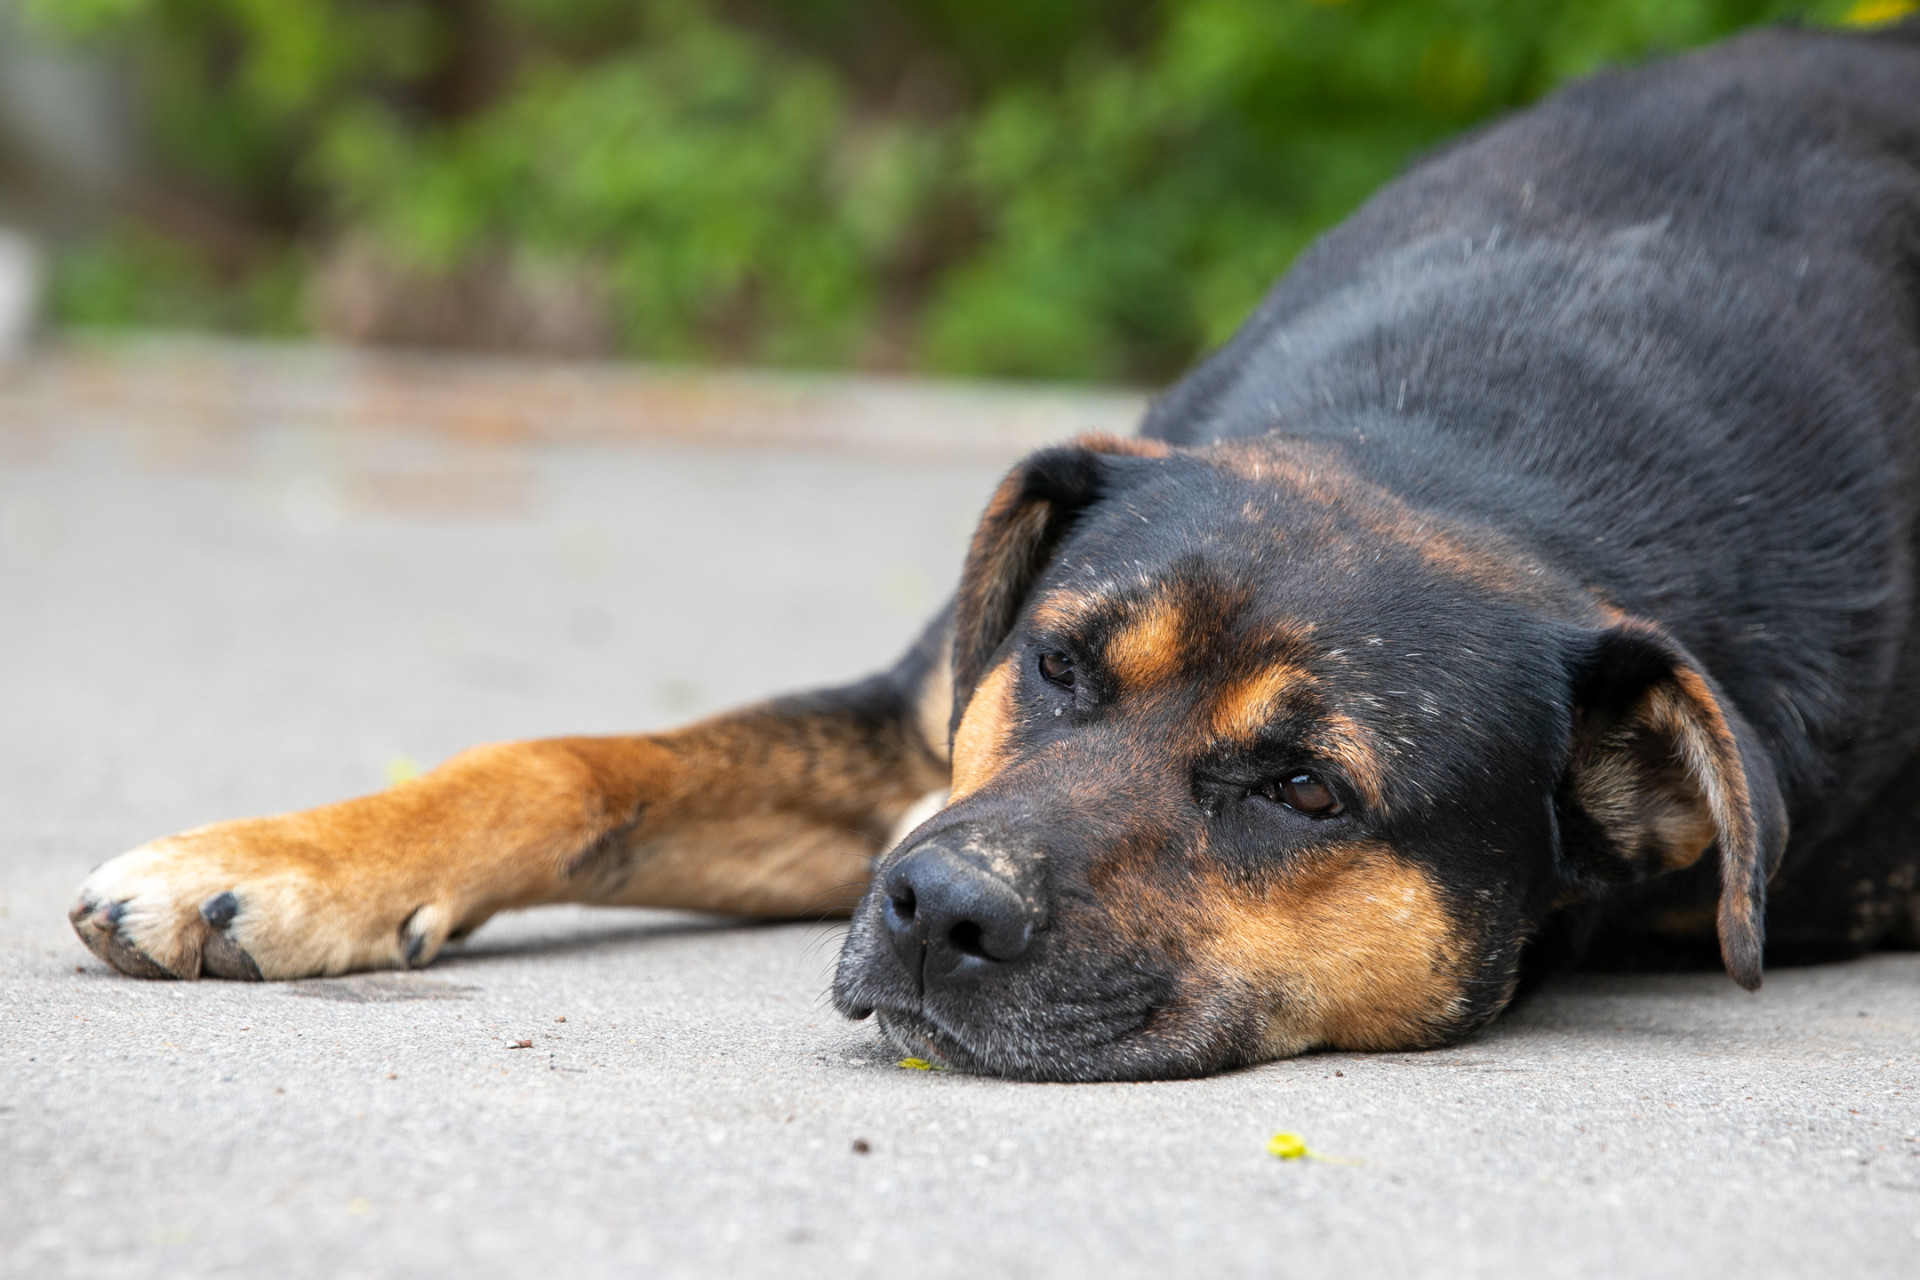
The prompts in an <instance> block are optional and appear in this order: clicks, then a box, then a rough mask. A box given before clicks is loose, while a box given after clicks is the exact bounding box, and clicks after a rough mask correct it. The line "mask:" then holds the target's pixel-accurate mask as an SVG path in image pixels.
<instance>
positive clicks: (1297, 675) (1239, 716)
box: [1213, 663, 1313, 741]
mask: <svg viewBox="0 0 1920 1280" xmlns="http://www.w3.org/2000/svg"><path fill="white" fill-rule="evenodd" d="M1312 680H1313V677H1312V676H1310V675H1308V674H1307V673H1306V672H1305V671H1304V670H1302V669H1301V668H1299V667H1296V666H1291V665H1289V664H1286V663H1282V664H1280V665H1279V666H1275V667H1268V668H1267V669H1266V670H1265V671H1262V672H1259V673H1258V674H1255V675H1251V676H1248V677H1247V678H1245V679H1244V680H1240V681H1237V682H1236V683H1234V684H1231V685H1229V686H1227V690H1226V692H1225V693H1222V694H1221V695H1220V699H1219V701H1217V702H1215V703H1214V704H1213V732H1214V736H1216V737H1220V738H1230V739H1235V740H1240V741H1245V740H1247V739H1251V738H1253V737H1254V736H1255V735H1257V734H1258V733H1259V732H1260V730H1261V729H1263V728H1265V727H1266V723H1267V721H1268V720H1269V719H1271V718H1272V716H1273V712H1274V706H1275V704H1276V703H1278V702H1279V700H1280V697H1281V695H1282V694H1284V693H1285V692H1286V691H1287V690H1288V689H1291V688H1293V687H1294V686H1296V685H1300V684H1308V683H1311V682H1312Z"/></svg>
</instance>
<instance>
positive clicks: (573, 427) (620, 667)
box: [0, 344, 1920, 1280]
mask: <svg viewBox="0 0 1920 1280" xmlns="http://www.w3.org/2000/svg"><path fill="white" fill-rule="evenodd" d="M396 388H397V389H396ZM555 406H558V408H555ZM1136 409H1137V403H1136V402H1133V401H1131V400H1129V399H1128V398H1125V397H1105V398H1100V397H1088V398H1078V397H1074V396H1069V395H1064V394H1054V393H1039V392H1036V393H1031V394H1021V393H1016V392H1007V391H974V390H965V389H959V390H956V389H947V388H916V387H914V386H911V385H907V384H896V383H887V384H878V383H855V382H847V383H836V382H822V381H814V382H809V383H804V384H802V383H799V382H794V381H787V382H781V381H779V380H759V381H756V380H753V379H744V380H743V379H731V380H730V379H725V378H710V379H701V378H695V377H687V376H681V375H675V376H671V377H669V376H667V375H648V374H644V373H636V372H632V371H618V370H557V371H556V370H552V369H541V368H536V367H532V366H506V365H479V364H472V363H467V364H462V363H459V362H441V363H435V362H431V361H412V362H405V361H400V362H384V363H383V362H380V361H376V360H369V359H364V358H357V357H355V358H350V357H344V356H340V355H338V354H333V353H325V352H303V351H298V350H294V351H272V350H260V349H242V348H226V347H198V346H179V345H166V344H161V345H157V346H143V347H136V348H126V349H83V350H79V351H69V352H66V353H62V354H58V355H49V356H43V357H41V358H40V359H38V360H37V361H36V362H35V363H34V364H33V365H32V366H30V367H29V368H27V369H25V370H21V371H16V373H15V374H14V375H13V377H12V379H11V381H9V382H7V383H5V384H4V385H0V1273H4V1274H7V1275H19V1276H60V1275H75V1276H78V1275H86V1276H172V1275H179V1276H253V1275H266V1274H272V1275H277V1276H291V1277H304V1276H395V1277H399V1276H406V1277H412V1278H417V1277H421V1276H438V1275H450V1274H455V1273H461V1274H476V1275H483V1276H484V1275H504V1274H545V1275H553V1276H575V1275H579V1276H600V1275H608V1276H614V1275H618V1276H628V1275H645V1276H656V1275H657V1276H759V1275H779V1276H795V1277H805V1276H814V1275H823V1276H824V1275H831V1276H835V1277H849V1276H884V1277H907V1276H914V1277H920V1276H926V1277H943V1276H964V1277H968V1280H979V1278H982V1277H998V1276H1049V1277H1053V1276H1102V1277H1109V1276H1111V1277H1119V1276H1165V1275H1184V1274H1207V1275H1226V1276H1242V1275H1244V1276H1293V1275H1298V1276H1341V1277H1371V1276H1382V1277H1386V1276H1393V1277H1399V1276H1409V1275H1414V1276H1424V1275H1435V1276H1439V1275H1445V1276H1543V1277H1558V1276H1582V1277H1584V1276H1608V1277H1643V1276H1644V1277H1686V1278H1688V1280H1695V1278H1697V1277H1702V1276H1723V1275H1724V1276H1742V1277H1761V1276H1766V1277H1771V1276H1822V1277H1826V1276H1847V1277H1852V1276H1863V1277H1865V1276H1874V1277H1877V1276H1889V1277H1893V1276H1902V1277H1911V1276H1915V1275H1920V957H1915V956H1912V955H1888V956H1880V957H1875V958H1872V959H1869V960H1865V961H1862V962H1858V963H1854V964H1849V965H1841V966H1832V967H1825V968H1811V969H1801V970H1794V971H1775V972H1774V973H1772V974H1770V975H1769V977H1768V980H1767V984H1766V986H1765V988H1764V989H1763V990H1762V991H1761V992H1760V993H1759V994H1758V995H1752V996H1750V995H1747V994H1745V993H1743V992H1741V991H1740V990H1739V989H1737V988H1736V987H1734V986H1733V984H1732V983H1731V982H1729V981H1727V980H1726V979H1725V978H1722V977H1718V976H1715V975H1708V974H1702V975H1687V976H1678V977H1590V978H1582V979H1578V980H1569V981H1565V982H1562V983H1560V984H1558V985H1557V986H1554V987H1551V988H1549V989H1548V990H1546V991H1545V992H1543V993H1542V994H1540V995H1539V996H1538V997H1536V998H1534V999H1533V1000H1532V1001H1531V1002H1529V1003H1527V1004H1525V1005H1523V1006H1522V1007H1520V1008H1518V1009H1516V1010H1514V1011H1512V1012H1510V1013H1509V1014H1508V1015H1507V1016H1506V1017H1504V1018H1502V1019H1501V1020H1500V1021H1499V1022H1498V1023H1497V1024H1496V1025H1495V1026H1494V1027H1493V1028H1492V1029H1491V1030H1489V1031H1487V1032H1486V1033H1484V1034H1482V1035H1480V1036H1478V1037H1476V1038H1475V1039H1473V1040H1472V1041H1470V1042H1469V1043H1466V1044H1464V1045H1461V1046H1459V1047H1457V1048H1454V1049H1449V1050H1444V1051H1439V1052H1433V1053H1424V1054H1387V1055H1374V1056H1366V1055H1347V1054H1332V1055H1316V1056H1312V1057H1308V1058H1304V1059H1300V1060H1296V1061H1291V1062H1283V1063H1276V1064H1273V1065H1270V1066H1266V1067H1262V1068H1259V1069H1257V1070H1251V1071H1245V1072H1240V1073H1237V1074H1234V1075H1231V1076H1225V1077H1219V1078H1215V1079H1209V1080H1200V1081H1189V1082H1180V1083H1166V1084H1138V1085H1136V1084H1124V1085H1070V1086H1062V1085H1028V1084H1015V1083H1008V1082H1005V1081H999V1080H991V1079H980V1078H969V1077H965V1076H961V1075H957V1074H951V1073H925V1072H916V1071H911V1070H903V1069H901V1068H899V1067H897V1066H896V1065H894V1063H893V1060H892V1057H891V1055H888V1054H886V1053H885V1052H883V1051H882V1049H881V1048H880V1046H879V1045H878V1043H877V1041H876V1040H875V1038H874V1036H873V1033H872V1032H871V1031H870V1029H869V1028H868V1027H866V1026H865V1025H860V1024H851V1023H847V1022H845V1021H843V1020H841V1019H840V1018H839V1017H837V1016H836V1015H835V1014H834V1013H833V1012H832V1011H831V1009H830V1008H829V1007H828V1005H827V1003H826V1000H825V992H826V986H827V980H828V974H829V971H830V968H831V964H832V961H833V957H834V953H835V949H836V947H837V944H838V938H839V931H838V930H837V929H836V928H833V927H828V926H776V927H752V926H746V927H743V926H736V925H729V924H727V923H725V922H718V921H712V920H707V919H701V918H697V917H690V916H681V915H672V914H668V913H660V912H642V911H599V912H595V911H586V910H575V909H550V910H543V911H538V912H530V913H525V914H522V915H519V916H514V917H505V918H500V919H497V920H496V921H495V922H493V923H491V924H489V925H488V926H486V928H484V929H483V930H482V931H481V932H480V933H479V934H477V935H476V936H475V938H474V939H473V940H472V942H471V943H469V944H468V945H467V946H466V947H465V948H464V949H461V950H459V951H457V952H454V953H452V954H449V955H448V956H447V957H446V958H444V959H443V960H441V961H440V962H439V963H437V964H435V965H434V966H433V967H432V968H431V969H430V970H427V971H424V972H420V973H411V974H379V975H364V976H355V977H349V978H342V979H335V980H329V981H314V982H302V983H294V984H285V985H269V986H245V985H232V984H224V983H219V982H202V983H198V984H177V983H154V982H141V981H136V980H132V979H127V978H122V977H118V976H115V975H113V974H111V973H109V972H108V971H107V970H106V969H105V968H104V966H102V965H101V964H100V963H99V962H97V961H95V960H94V959H93V958H92V957H91V956H90V955H88V954H87V953H86V952H85V951H84V950H83V949H82V948H81V947H80V945H79V943H78V942H77V941H76V940H75V939H74V938H73V937H72V935H71V934H70V933H69V931H68V929H67V925H66V922H65V919H64V916H63V913H64V909H65V906H66V903H67V901H68V896H69V894H70V893H71V891H72V889H73V886H74V885H75V884H77V883H78V881H79V880H80V879H81V877H82V876H83V875H84V874H85V872H86V871H87V869H88V868H89V867H91V866H92V865H93V864H94V863H96V862H99V861H100V860H102V859H104V858H105V857H107V856H110V855H111V854H114V853H116V852H119V851H121V850H122V849H125V848H128V847H130V846H132V845H134V844H137V843H139V842H141V841H143V840H145V839H148V838H150V837H153V836H155V835H159V834H162V833H165V832H168V831H171V830H175V829H179V828H182V827H186V826H189V825H193V824H196V823H199V822H203V821H207V820H211V819H215V818H221V817H229V816H237V815H241V814H248V813H259V812H270V811H276V810H281V809H286V808H292V807H297V806H303V805H308V804H313V803H319V802H323V801H327V800H330V799H335V798H339V797H341V796H344V795H347V794H350V793H354V792H358V791H364V790H369V789H373V788H376V787H379V786H381V785H383V784H384V782H385V780H386V778H387V776H388V775H389V772H390V771H392V770H404V769H405V768H407V767H409V763H410V762H418V763H421V764H431V763H432V762H434V761H435V760H438V759H440V758H442V757H444V756H445V755H448V754H450V753H451V752H453V751H454V750H456V749H458V748H459V747H462V746H465V745H469V744H471V743H474V742H477V741H483V740H489V739H498V738H507V737H518V736H525V735H534V734H546V733H559V732H596V731H624V730H633V729H645V728H648V727H652V726H658V725H664V724H667V723H671V722H674V721H676V720H680V719H684V718H686V717H688V716H690V715H694V714H698V713H700V712H702V711H706V710H710V709H714V708H717V707H720V706H722V705H725V704H728V703H731V702H735V701H739V700H742V699H746V698H750V697H755V696H758V695H761V694H764V693H767V692H770V691H774V690H778V689H785V688H794V687H800V686H805V685H808V684H812V683H817V682H822V681H829V680H836V679H840V678H844V677H848V676H852V675H856V674H859V673H861V672H863V671H865V670H867V669H869V668H871V667H873V666H875V665H877V664H879V663H882V662H885V661H887V660H888V659H889V658H890V657H891V656H892V655H893V654H894V653H895V651H896V650H898V649H899V648H900V647H901V646H902V645H904V644H905V643H906V641H907V640H908V638H909V637H910V635H911V634H912V632H913V630H914V628H915V626H916V624H917V623H918V621H919V618H920V616H921V614H922V613H923V612H924V611H925V610H926V609H928V608H930V607H931V606H932V605H933V604H934V603H935V600H936V597H937V596H938V594H939V593H940V592H941V591H942V590H943V589H944V588H945V586H946V585H947V584H948V582H949V581H950V580H951V578H952V576H953V575H954V573H955V571H956V569H957V565H958V561H959V556H960V552H961V549H962V545H963V538H964V534H965V530H966V527H967V525H968V523H969V521H970V519H971V517H972V516H973V514H974V512H975V510H976V509H977V507H978V506H979V504H980V503H981V501H982V500H983V498H984V496H985V494H986V492H987V491H988V489H989V488H990V486H991V484H992V483H993V480H994V478H995V476H996V474H997V472H998V471H999V469H1000V467H1001V466H1002V465H1003V464H1004V462H1005V461H1006V460H1007V459H1008V458H1010V457H1012V456H1013V455H1014V454H1016V453H1017V452H1019V451H1020V449H1022V448H1024V447H1026V446H1027V445H1028V444H1031V443H1033V442H1035V441H1037V440H1040V439H1045V438H1048V437H1050V436H1055V435H1064V434H1067V433H1068V432H1070V431H1073V430H1077V429H1081V428H1084V427H1087V426H1099V425H1107V426H1115V425H1121V426H1123V425H1124V423H1125V420H1126V418H1127V417H1128V416H1129V415H1130V414H1131V413H1132V412H1134V411H1135V410H1136ZM550 410H551V412H550ZM863 415H864V416H863ZM743 419H744V421H743ZM729 424H731V425H729ZM519 1040H531V1041H532V1042H533V1043H532V1047H531V1048H530V1049H515V1048H511V1047H509V1046H510V1045H512V1044H513V1043H514V1042H516V1041H519ZM1278 1130H1290V1131H1297V1132H1299V1133H1301V1134H1303V1135H1304V1136H1305V1137H1306V1138H1307V1140H1308V1141H1309V1142H1310V1143H1311V1144H1312V1145H1313V1147H1314V1148H1316V1149H1317V1150H1319V1151H1323V1152H1325V1153H1328V1154H1330V1155H1333V1156H1337V1157H1343V1158H1346V1159H1349V1160H1352V1161H1357V1162H1358V1163H1352V1164H1335V1163H1330V1162H1313V1161H1301V1162H1282V1161H1279V1160H1276V1159H1274V1158H1273V1157H1272V1156H1269V1155H1268V1154H1266V1152H1265V1150H1264V1146H1265V1143H1266V1140H1267V1139H1268V1137H1269V1136H1270V1135H1271V1134H1273V1133H1274V1132H1275V1131H1278ZM861 1143H864V1145H865V1151H864V1153H862V1151H861V1150H857V1149H856V1146H857V1144H861Z"/></svg>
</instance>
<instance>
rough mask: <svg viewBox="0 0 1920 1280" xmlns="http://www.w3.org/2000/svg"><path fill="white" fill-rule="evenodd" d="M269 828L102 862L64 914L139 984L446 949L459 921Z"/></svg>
mask: <svg viewBox="0 0 1920 1280" xmlns="http://www.w3.org/2000/svg"><path fill="white" fill-rule="evenodd" d="M271 821H272V820H266V821H265V822H248V823H222V824H219V825H216V826H212V827H202V828H200V829H199V830H197V831H189V832H186V833H185V834H183V835H178V836H173V837H171V838H169V839H165V840H157V841H155V842H154V843H152V844H149V845H143V846H141V847H140V848H138V849H135V850H133V851H132V852H131V853H125V854H122V855H120V856H119V857H117V858H114V859H113V860H112V861H110V862H107V863H104V864H102V865H101V866H100V867H98V868H97V869H95V871H94V872H93V874H92V875H90V876H88V877H87V879H86V881H85V883H83V884H82V885H81V886H80V891H79V894H78V895H77V896H76V897H75V899H74V903H73V906H72V908H71V909H69V911H68V912H67V918H68V919H69V920H71V921H72V922H73V928H74V932H76V933H78V934H79V935H80V940H81V941H82V942H84V943H86V945H87V948H88V950H90V951H92V952H93V953H94V954H95V955H97V956H99V957H100V958H101V959H102V960H105V961H106V962H107V963H108V964H110V965H112V966H113V967H114V968H116V969H118V970H120V972H122V973H126V974H131V975H132V976H134V977H138V978H187V979H192V978H198V977H201V976H203V975H205V976H208V977H215V978H230V979H234V980H236V981H250V982H258V981H260V980H261V979H263V978H306V977H315V976H320V975H326V974H335V973H346V972H349V971H351V970H355V969H396V968H405V967H409V966H414V965H422V964H425V963H427V962H428V961H429V960H431V959H432V958H433V956H434V954H435V953H437V952H438V951H439V949H440V946H441V944H442V943H444V942H445V941H446V938H447V935H448V933H449V932H451V927H450V926H451V913H449V912H448V911H446V910H444V909H442V908H439V907H436V906H434V905H432V904H421V903H419V902H417V901H409V900H406V899H403V898H396V897H395V895H393V894H391V893H385V892H382V891H381V890H382V888H383V886H380V885H377V884H359V883H356V877H354V876H352V875H351V874H347V872H348V870H349V869H348V868H346V867H343V866H341V865H339V864H338V863H334V862H332V861H331V860H325V859H315V858H314V857H312V854H313V853H314V852H315V851H314V850H312V849H310V848H302V847H299V845H297V844H288V843H286V842H284V841H283V840H280V839H277V838H276V833H274V832H273V830H272V828H271V826H270V823H271Z"/></svg>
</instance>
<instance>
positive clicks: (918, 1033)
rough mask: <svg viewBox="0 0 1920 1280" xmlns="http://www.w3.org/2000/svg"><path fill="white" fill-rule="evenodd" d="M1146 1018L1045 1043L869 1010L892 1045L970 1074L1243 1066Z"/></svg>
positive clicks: (1145, 1076)
mask: <svg viewBox="0 0 1920 1280" xmlns="http://www.w3.org/2000/svg"><path fill="white" fill-rule="evenodd" d="M1152 1021H1153V1019H1152V1018H1151V1017H1143V1019H1142V1023H1141V1025H1140V1026H1138V1027H1135V1028H1133V1029H1132V1030H1129V1031H1127V1032H1124V1033H1122V1034H1120V1035H1117V1036H1115V1037H1113V1038H1112V1039H1109V1040H1105V1041H1100V1042H1095V1043H1087V1042H1084V1041H1078V1040H1076V1038H1074V1037H1071V1036H1062V1037H1061V1038H1060V1039H1059V1041H1057V1042H1054V1043H1049V1042H1048V1041H1046V1040H1044V1039H1034V1038H1030V1037H1028V1036H1026V1035H1024V1034H1023V1035H1018V1036H1015V1035H1009V1034H1006V1033H1004V1032H1001V1033H998V1034H996V1033H993V1032H988V1033H985V1034H982V1033H980V1032H963V1033H960V1034H956V1033H955V1032H954V1031H952V1030H949V1029H948V1028H946V1027H943V1026H941V1025H940V1024H939V1023H938V1022H935V1021H934V1020H933V1019H931V1018H929V1017H927V1016H926V1015H925V1014H923V1013H917V1012H906V1011H903V1010H898V1009H877V1010H875V1011H874V1023H875V1025H876V1026H877V1027H878V1028H879V1030H880V1034H881V1036H882V1037H883V1038H884V1039H885V1040H886V1042H887V1044H888V1045H889V1046H891V1047H892V1048H893V1049H894V1050H896V1051H898V1052H899V1053H901V1054H902V1055H904V1056H906V1057H911V1058H920V1059H923V1060H925V1061H927V1062H930V1063H933V1064H934V1065H935V1066H939V1067H946V1068H950V1069H952V1070H955V1071H965V1072H968V1073H970V1074H973V1075H991V1076H1005V1077H1007V1078H1009V1079H1014V1080H1034V1081H1051V1082H1058V1083H1069V1082H1094V1081H1102V1080H1109V1081H1110V1080H1178V1079H1185V1078H1187V1077H1191V1076H1203V1075H1211V1074H1213V1073H1215V1072H1218V1071H1222V1070H1226V1069H1229V1068H1232V1067H1235V1066H1240V1065H1243V1055H1241V1054H1238V1053H1235V1052H1232V1051H1231V1050H1229V1049H1228V1048H1227V1047H1226V1046H1224V1045H1219V1044H1215V1045H1211V1046H1208V1047H1207V1048H1205V1049H1198V1050H1197V1049H1196V1048H1195V1046H1192V1045H1190V1044H1185V1043H1182V1042H1181V1038H1180V1037H1171V1038H1169V1037H1164V1036H1161V1035H1156V1034H1154V1032H1153V1031H1151V1030H1150V1029H1149V1026H1148V1024H1149V1023H1151V1022H1152Z"/></svg>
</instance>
